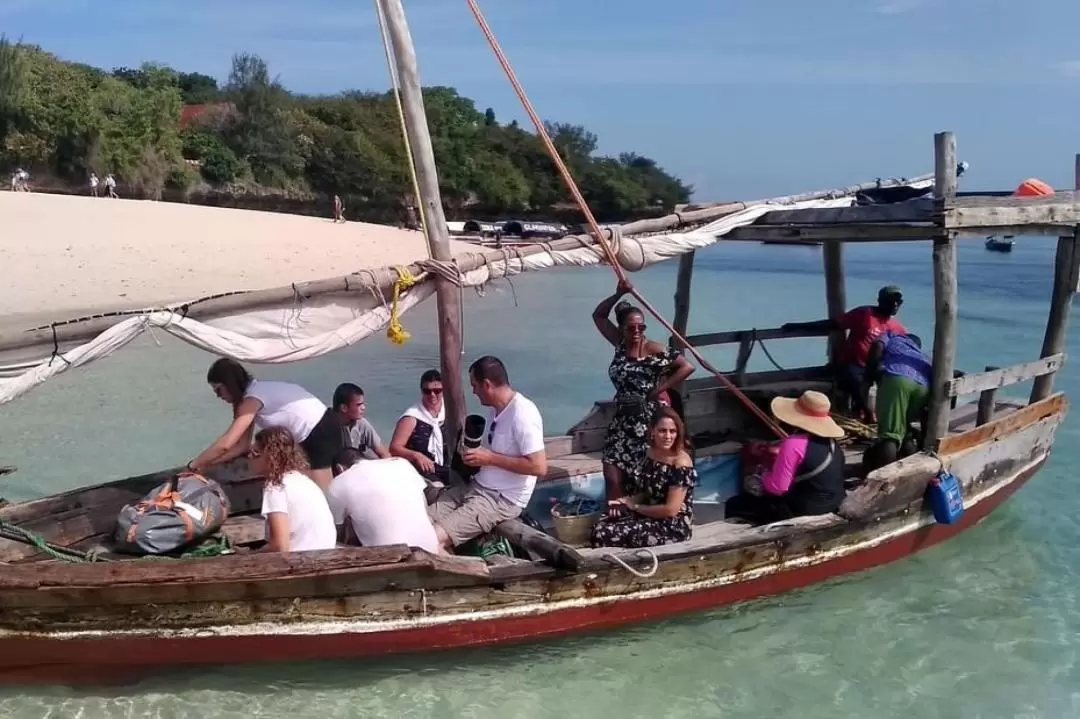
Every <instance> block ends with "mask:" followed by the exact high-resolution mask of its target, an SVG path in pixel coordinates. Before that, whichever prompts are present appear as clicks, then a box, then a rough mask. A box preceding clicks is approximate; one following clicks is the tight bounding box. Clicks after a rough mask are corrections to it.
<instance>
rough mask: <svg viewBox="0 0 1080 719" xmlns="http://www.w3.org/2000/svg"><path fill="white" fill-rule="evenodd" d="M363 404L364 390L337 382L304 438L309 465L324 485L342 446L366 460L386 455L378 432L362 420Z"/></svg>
mask: <svg viewBox="0 0 1080 719" xmlns="http://www.w3.org/2000/svg"><path fill="white" fill-rule="evenodd" d="M365 406H366V405H365V402H364V390H362V389H360V388H359V387H357V386H356V385H355V384H352V383H351V382H346V383H344V384H340V385H338V388H337V389H336V390H334V399H333V404H332V405H331V407H330V408H329V409H327V410H326V414H325V415H323V418H322V419H321V420H319V423H318V424H317V425H315V428H314V429H312V430H311V434H309V435H308V438H307V439H306V440H304V449H305V450H306V451H307V454H308V461H309V462H310V463H311V468H312V469H313V470H315V471H316V472H320V473H321V474H320V476H319V479H320V480H322V479H324V480H326V482H327V484H329V477H330V476H331V474H330V468H331V466H332V464H333V460H334V457H335V456H336V455H337V454H338V452H340V451H341V450H343V449H345V448H346V447H351V448H353V449H356V450H358V451H359V452H360V453H361V454H362V455H363V456H364V457H365V458H366V459H388V458H389V457H390V452H389V451H388V450H387V449H386V447H385V446H383V443H382V439H381V438H380V437H379V433H378V432H376V431H375V428H374V427H373V426H371V422H368V421H367V420H366V419H364V409H365ZM322 475H325V476H322ZM316 481H319V480H316Z"/></svg>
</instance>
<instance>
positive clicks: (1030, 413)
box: [938, 393, 1069, 456]
mask: <svg viewBox="0 0 1080 719" xmlns="http://www.w3.org/2000/svg"><path fill="white" fill-rule="evenodd" d="M1068 407H1069V401H1068V399H1067V398H1066V397H1065V395H1064V394H1063V393H1058V394H1055V395H1051V396H1050V397H1047V398H1046V399H1044V400H1040V401H1039V402H1035V403H1033V404H1029V405H1028V406H1027V407H1024V408H1023V409H1018V410H1016V411H1015V412H1010V413H1008V414H1005V415H1002V416H1000V417H997V418H995V419H994V420H993V421H992V422H987V423H986V424H984V425H982V426H981V427H974V428H972V429H969V430H967V431H966V432H961V433H959V434H952V435H949V436H947V437H945V438H944V439H942V440H941V443H940V445H938V454H940V455H942V456H945V455H949V454H958V453H960V452H964V451H966V450H969V449H971V448H973V447H976V446H978V445H981V444H985V443H987V442H991V441H993V440H995V439H999V438H1001V437H1005V436H1007V435H1009V434H1012V433H1014V432H1017V431H1019V430H1020V429H1022V428H1024V427H1027V426H1028V425H1030V424H1034V423H1035V422H1039V421H1041V420H1043V419H1045V418H1047V417H1052V416H1055V415H1063V414H1064V413H1065V412H1066V411H1067V410H1068Z"/></svg>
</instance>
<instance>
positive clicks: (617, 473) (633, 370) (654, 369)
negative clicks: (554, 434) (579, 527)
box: [592, 281, 694, 501]
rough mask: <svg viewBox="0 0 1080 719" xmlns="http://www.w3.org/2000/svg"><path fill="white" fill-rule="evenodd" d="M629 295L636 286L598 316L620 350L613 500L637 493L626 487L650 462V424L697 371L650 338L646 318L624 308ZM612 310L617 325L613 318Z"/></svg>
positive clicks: (611, 372)
mask: <svg viewBox="0 0 1080 719" xmlns="http://www.w3.org/2000/svg"><path fill="white" fill-rule="evenodd" d="M629 292H630V285H629V284H627V283H625V282H621V281H620V282H619V285H618V287H617V288H616V290H615V294H613V295H611V296H610V297H608V298H606V299H604V300H603V301H602V302H600V304H598V305H597V306H596V309H595V310H593V315H592V316H593V322H594V323H595V324H596V328H597V329H598V330H599V331H600V334H601V335H603V337H604V339H606V340H607V341H608V342H610V343H611V344H612V345H614V346H615V356H614V357H613V358H612V360H611V364H610V365H609V366H608V377H610V378H611V383H612V384H613V385H615V404H616V410H615V416H614V417H613V418H612V420H611V423H610V424H609V425H608V429H607V437H606V439H605V440H604V453H603V466H604V485H605V489H606V492H607V498H608V500H609V501H610V500H616V499H618V498H619V497H622V496H623V495H625V494H631V493H632V492H630V491H629V490H628V489H627V486H626V483H627V480H628V479H629V477H630V474H631V473H632V472H634V471H635V470H636V469H637V467H638V465H640V464H641V462H642V460H644V458H645V453H646V451H647V450H648V447H649V439H648V438H649V424H650V422H651V421H652V419H653V416H654V415H655V414H656V413H657V412H658V411H659V410H660V408H661V406H662V405H661V401H660V398H661V396H662V395H663V394H664V393H665V392H667V391H668V390H670V389H672V388H674V387H676V386H678V385H679V384H680V383H681V382H682V381H683V380H684V379H686V378H687V377H689V376H690V374H691V373H692V372H693V371H694V367H693V366H692V365H691V364H690V363H689V362H687V361H686V359H685V358H684V357H683V356H682V355H680V354H679V353H678V352H677V351H676V350H674V349H670V348H668V347H666V346H665V345H662V344H660V343H659V342H654V341H652V340H650V339H647V338H646V337H645V315H644V313H643V312H642V311H641V310H640V309H639V308H637V307H634V306H633V305H631V304H629V303H625V302H623V303H619V299H620V298H622V296H623V295H625V294H627V293H629ZM616 303H618V305H616ZM612 309H615V317H616V322H612V321H611V320H610V319H609V316H610V315H611V311H612ZM616 323H617V324H616Z"/></svg>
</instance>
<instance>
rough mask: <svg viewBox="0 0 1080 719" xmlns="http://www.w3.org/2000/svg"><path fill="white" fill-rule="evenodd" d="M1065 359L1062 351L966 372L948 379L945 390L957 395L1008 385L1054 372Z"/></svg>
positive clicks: (949, 394)
mask: <svg viewBox="0 0 1080 719" xmlns="http://www.w3.org/2000/svg"><path fill="white" fill-rule="evenodd" d="M1065 359H1066V356H1065V354H1064V353H1058V354H1055V355H1052V356H1050V357H1046V358H1045V359H1039V360H1034V361H1032V362H1022V363H1020V364H1014V365H1012V366H1010V367H1005V368H1003V369H995V370H993V371H987V372H979V373H977V374H966V375H964V376H963V377H957V378H956V379H953V380H950V381H949V382H948V383H947V386H948V389H947V390H946V391H947V393H948V396H949V397H959V396H961V395H965V394H975V393H976V392H982V391H984V390H988V389H999V388H1001V387H1008V386H1009V385H1014V384H1019V383H1021V382H1026V381H1027V380H1029V379H1032V378H1033V377H1041V376H1042V375H1045V374H1049V373H1051V372H1056V371H1058V369H1060V368H1061V366H1062V365H1064V364H1065Z"/></svg>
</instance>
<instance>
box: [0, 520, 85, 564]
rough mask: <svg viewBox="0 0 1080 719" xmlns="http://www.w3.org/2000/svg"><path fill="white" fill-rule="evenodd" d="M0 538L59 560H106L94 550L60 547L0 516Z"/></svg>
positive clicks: (78, 561)
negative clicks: (27, 546)
mask: <svg viewBox="0 0 1080 719" xmlns="http://www.w3.org/2000/svg"><path fill="white" fill-rule="evenodd" d="M0 539H7V540H10V541H12V542H20V543H22V544H26V545H29V546H31V547H35V548H36V549H37V550H38V551H39V552H41V553H42V554H46V555H48V556H50V557H52V558H53V559H56V560H58V561H61V562H76V563H80V564H81V563H88V562H103V561H106V560H105V559H104V558H103V557H99V556H98V553H97V551H96V550H93V549H92V550H90V551H88V552H81V551H79V550H78V549H69V548H67V547H61V546H60V545H58V544H51V543H50V542H48V541H46V540H45V538H44V537H42V536H41V535H40V534H37V533H35V532H31V531H30V530H28V529H23V528H22V527H20V526H18V525H16V524H12V523H11V522H9V521H7V520H5V519H2V518H0Z"/></svg>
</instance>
